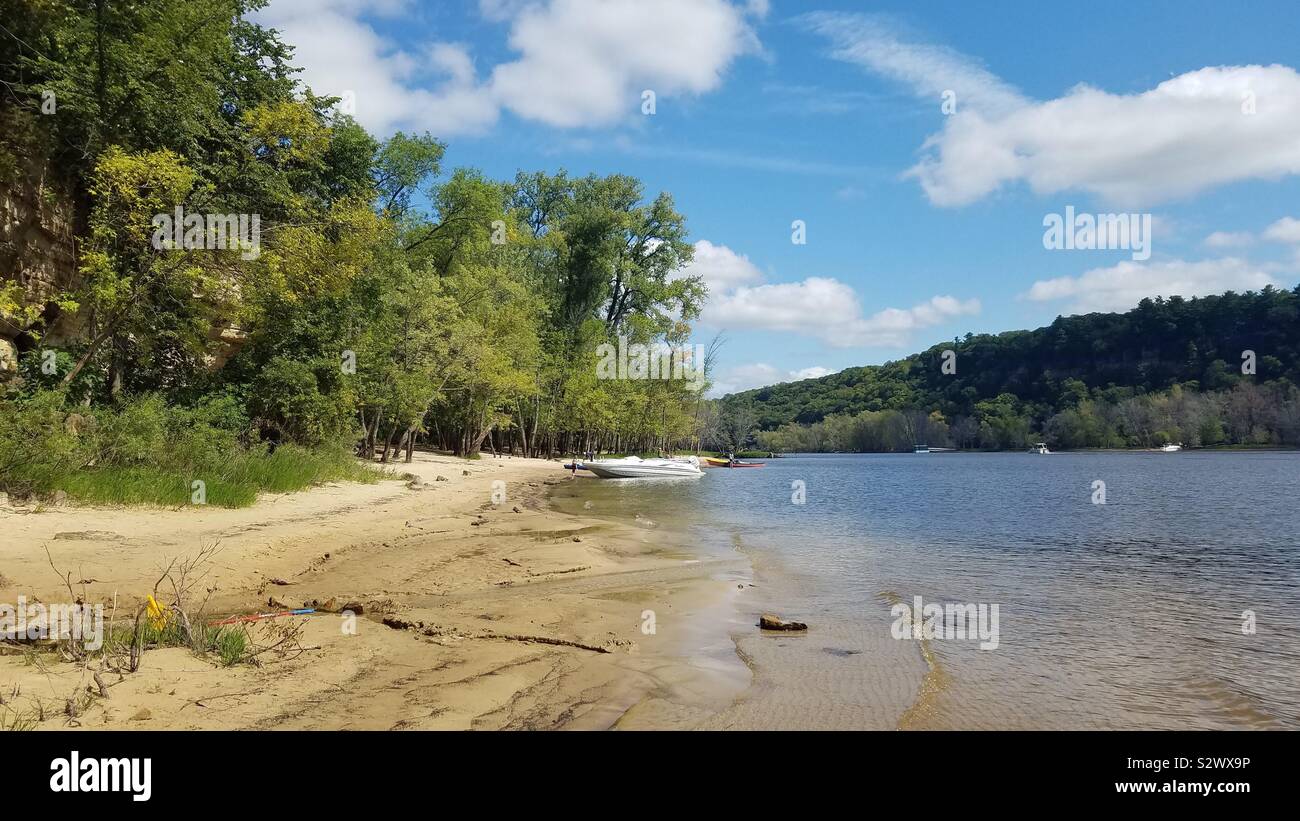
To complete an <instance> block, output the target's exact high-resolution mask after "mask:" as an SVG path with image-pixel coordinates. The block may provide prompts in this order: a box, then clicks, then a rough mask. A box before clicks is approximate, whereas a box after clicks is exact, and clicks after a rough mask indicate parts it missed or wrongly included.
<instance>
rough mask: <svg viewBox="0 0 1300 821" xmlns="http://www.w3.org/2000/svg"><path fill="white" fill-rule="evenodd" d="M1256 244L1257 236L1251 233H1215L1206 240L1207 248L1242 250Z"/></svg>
mask: <svg viewBox="0 0 1300 821" xmlns="http://www.w3.org/2000/svg"><path fill="white" fill-rule="evenodd" d="M1254 242H1255V235H1254V234H1252V233H1250V232H1249V231H1215V232H1214V233H1213V234H1210V235H1209V236H1208V237H1206V238H1205V241H1204V245H1205V247H1207V248H1241V247H1243V246H1246V245H1251V244H1253V243H1254Z"/></svg>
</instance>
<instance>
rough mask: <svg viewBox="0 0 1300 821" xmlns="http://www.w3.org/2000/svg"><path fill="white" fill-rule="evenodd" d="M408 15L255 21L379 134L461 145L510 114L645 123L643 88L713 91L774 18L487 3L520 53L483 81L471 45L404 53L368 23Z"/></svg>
mask: <svg viewBox="0 0 1300 821" xmlns="http://www.w3.org/2000/svg"><path fill="white" fill-rule="evenodd" d="M406 4H407V0H381V2H379V3H377V4H367V3H363V2H360V0H319V2H305V0H272V2H271V4H270V5H269V6H268V7H267V8H265V9H263V10H261V11H259V12H258V13H257V14H256V15H255V19H256V20H257V21H258V22H260V23H262V24H264V25H268V26H271V27H273V28H276V29H278V30H279V31H281V32H282V33H283V35H284V39H285V40H286V41H287V42H288V43H291V44H292V45H294V46H295V48H296V51H295V55H294V60H293V62H294V63H295V64H296V65H300V66H302V68H303V69H304V70H303V74H302V79H303V81H304V82H305V83H306V84H307V85H309V86H310V87H311V88H312V90H313V91H314V92H316V93H317V94H328V95H336V96H341V95H343V94H344V93H345V92H352V93H353V94H354V95H355V98H356V113H355V116H356V118H357V119H358V120H359V121H360V122H361V123H362V124H364V125H365V126H366V127H367V128H369V129H371V130H372V131H375V132H377V133H378V134H380V135H387V134H389V133H391V132H392V131H394V130H396V129H408V130H430V131H433V132H434V133H435V134H437V135H438V136H454V135H457V134H464V133H478V132H482V131H484V130H486V129H487V128H490V127H491V126H492V125H493V124H494V123H495V122H496V121H497V119H498V117H499V115H500V112H501V110H502V109H506V110H509V111H512V112H513V113H515V114H516V115H518V116H520V117H523V118H525V119H529V120H535V121H539V122H542V123H546V124H548V125H552V126H556V127H561V128H573V127H588V126H603V125H610V124H613V123H615V122H617V121H618V120H619V119H621V118H623V117H626V116H629V115H630V114H632V113H634V112H639V111H640V106H641V92H642V91H643V90H644V89H650V90H653V91H654V92H655V93H656V95H658V97H659V98H660V99H661V100H662V99H663V98H665V97H671V96H673V95H679V94H704V93H706V92H709V91H712V90H714V89H716V88H717V87H718V86H719V85H720V84H721V82H722V77H723V74H724V72H725V71H726V69H727V68H728V67H729V66H730V65H731V63H732V62H733V61H734V60H735V59H736V58H738V57H740V56H741V55H744V54H748V53H755V52H758V51H759V50H760V46H759V42H758V38H757V36H756V35H755V33H754V31H753V29H752V28H751V26H750V18H751V17H752V18H755V19H761V17H762V16H763V15H764V14H765V13H766V4H765V3H762V2H759V3H753V2H751V3H750V4H749V5H748V6H736V5H733V4H732V3H731V2H728V1H727V0H658V1H657V2H655V3H645V2H641V1H640V0H548V1H547V2H541V1H540V0H535V1H534V2H528V0H480V4H479V10H480V13H481V14H482V15H483V16H484V17H485V18H487V19H488V20H490V21H494V22H502V23H506V24H508V25H509V31H508V35H507V40H508V44H509V47H510V48H511V49H512V50H513V51H514V52H516V53H517V56H516V57H515V58H514V59H510V60H507V61H505V62H502V63H500V64H498V65H496V66H495V67H492V68H491V69H490V71H487V72H485V76H483V77H480V76H479V74H478V73H477V72H476V71H475V67H474V62H473V60H472V58H471V55H470V54H469V52H468V51H467V50H466V49H465V48H464V47H463V46H459V45H455V44H451V43H445V42H438V41H437V40H432V39H431V40H430V41H429V42H427V43H424V44H423V45H419V46H413V47H410V48H407V49H403V48H400V47H399V46H398V45H397V43H396V42H394V41H393V40H391V39H388V38H385V37H383V36H381V35H380V34H378V33H377V32H376V30H375V29H374V28H373V27H372V26H371V25H370V24H368V23H367V22H365V21H364V19H363V17H364V16H366V15H377V16H392V15H393V14H395V13H396V12H398V11H400V10H401V9H402V8H403V7H405V6H406Z"/></svg>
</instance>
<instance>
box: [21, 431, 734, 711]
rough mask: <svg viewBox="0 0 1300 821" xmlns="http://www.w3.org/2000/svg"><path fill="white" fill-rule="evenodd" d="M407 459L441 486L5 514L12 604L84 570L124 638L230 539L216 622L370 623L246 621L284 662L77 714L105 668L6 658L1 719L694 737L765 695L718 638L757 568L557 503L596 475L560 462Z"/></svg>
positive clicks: (144, 691)
mask: <svg viewBox="0 0 1300 821" xmlns="http://www.w3.org/2000/svg"><path fill="white" fill-rule="evenodd" d="M389 467H390V468H392V469H393V470H394V471H395V472H398V473H400V472H409V473H412V474H414V475H416V476H419V477H420V478H421V480H422V481H421V482H420V483H415V486H414V487H410V486H408V485H407V483H405V482H398V481H396V480H388V479H385V480H381V481H380V482H379V483H377V484H375V485H353V484H337V485H327V486H324V487H320V488H314V489H311V490H307V491H302V492H299V493H294V494H285V495H274V496H267V497H265V498H260V499H259V500H258V502H257V503H256V504H255V505H253V506H252V507H249V508H241V509H204V510H202V511H195V510H193V509H186V510H179V511H170V510H162V509H148V510H145V509H139V508H97V507H84V508H83V507H58V508H50V509H46V510H43V511H41V512H33V511H21V510H14V509H12V508H8V509H4V510H0V527H3V528H4V529H5V536H4V537H3V538H2V539H0V573H3V574H4V576H5V580H6V582H7V584H6V586H5V587H3V588H0V601H6V602H12V601H15V600H16V598H17V597H18V596H20V595H21V596H25V597H26V598H27V599H28V601H37V600H39V601H45V602H51V603H54V602H66V601H68V600H69V593H68V590H67V587H66V586H64V583H63V580H62V579H60V576H62V575H64V572H65V571H66V572H67V573H71V578H72V581H73V583H74V589H75V590H76V591H77V595H78V596H79V597H80V596H82V595H84V597H85V601H87V602H88V603H92V604H95V603H103V604H105V608H104V613H105V622H106V628H107V622H108V620H109V619H110V614H111V613H113V612H116V613H117V622H118V624H119V625H120V624H121V623H122V620H123V619H124V618H126V619H128V620H129V618H130V616H131V614H132V613H134V610H135V607H136V606H137V602H138V601H140V600H142V598H143V596H144V594H146V593H147V592H148V591H149V590H150V589H152V587H153V585H154V583H155V582H156V581H157V579H158V576H159V573H160V569H161V568H163V567H165V565H166V562H167V561H170V560H171V559H172V558H175V557H178V556H186V555H193V554H194V553H196V552H197V551H198V550H199V549H200V548H201V547H203V546H205V545H210V544H217V545H218V551H217V553H216V554H215V556H214V557H213V559H212V560H211V566H210V567H208V568H206V573H207V575H206V576H205V577H204V578H203V581H202V584H201V585H200V586H201V587H202V588H203V589H204V590H205V594H206V595H207V596H208V597H209V600H208V604H207V607H206V609H205V611H204V613H205V616H204V617H205V618H215V617H216V616H217V615H224V614H226V613H250V612H258V611H259V610H266V609H268V607H271V608H274V609H279V608H280V607H281V606H283V607H286V608H288V607H301V606H304V605H305V606H312V605H313V604H314V603H316V604H319V603H325V602H331V600H332V605H331V606H332V608H333V609H340V608H342V607H343V606H344V603H352V602H356V603H359V604H361V605H362V608H363V614H362V615H360V616H358V617H356V618H355V619H354V620H353V622H352V624H351V632H348V626H347V619H346V617H344V616H341V615H338V614H329V613H319V612H318V613H316V614H312V615H308V616H302V617H296V618H292V619H289V618H286V619H271V620H266V621H262V622H256V623H253V624H249V625H247V633H248V635H249V638H250V642H251V646H252V647H253V648H259V649H260V648H272V649H262V651H261V652H259V653H258V655H257V656H256V657H255V658H254V660H253V663H241V664H238V665H236V666H233V667H223V666H220V663H219V662H218V661H216V660H214V659H212V658H210V657H199V656H196V655H194V654H193V653H191V652H190V651H189V650H188V649H185V648H176V647H173V648H158V649H150V650H148V651H146V652H145V653H144V656H143V662H142V664H141V666H140V669H139V671H137V672H136V673H127V674H123V675H119V674H118V673H116V672H111V671H106V670H102V669H100V670H99V672H101V674H102V678H104V679H105V680H106V684H107V687H106V691H107V692H108V693H109V695H108V697H106V698H105V697H102V696H100V695H90V696H84V697H82V698H83V699H84V701H85V706H84V709H79V710H75V711H74V712H75V715H67V714H65V710H64V705H65V703H66V702H67V701H69V700H70V699H76V698H78V697H79V696H78V694H79V693H84V692H86V691H87V690H88V689H89V690H97V689H98V688H97V687H96V686H95V682H94V678H93V672H95V671H96V669H97V667H98V666H100V665H97V664H95V663H92V664H90V665H89V669H87V666H86V665H79V664H74V663H72V662H68V661H61V660H59V657H58V656H57V655H55V654H53V653H38V654H35V655H36V656H38V657H39V658H38V659H37V660H38V662H39V663H30V662H31V661H32V660H31V659H29V658H25V657H24V654H23V653H21V652H19V653H15V652H12V651H11V652H5V653H2V654H0V691H3V693H4V694H5V695H6V697H8V696H9V695H10V694H11V693H14V692H17V693H20V695H19V696H18V697H17V698H10V699H8V701H7V703H6V705H5V706H4V708H0V709H4V710H6V711H7V713H8V715H9V717H10V719H11V722H10V723H12V719H13V718H14V717H15V716H18V715H22V716H24V726H26V722H27V721H28V720H30V722H31V726H35V727H40V728H62V727H69V726H74V727H75V726H80V727H92V728H105V729H108V728H148V729H207V728H221V729H270V728H311V729H343V728H348V729H388V728H392V729H425V728H427V729H435V728H437V729H462V728H579V729H604V728H610V727H619V728H632V727H650V728H658V727H690V726H695V725H696V724H698V723H701V722H702V721H703V720H705V719H706V718H707V717H708V716H709V715H711V714H712V713H713V712H715V711H716V710H719V709H722V708H725V707H726V706H727V705H729V704H730V703H731V702H732V700H733V699H734V698H735V697H736V695H737V694H738V693H739V692H740V691H742V690H743V689H744V688H745V687H746V686H747V685H748V676H747V674H746V673H742V672H741V671H743V666H742V665H740V663H739V661H738V660H736V661H735V662H734V665H731V666H729V665H728V664H727V663H726V662H725V660H722V661H720V660H719V659H718V658H717V657H716V655H710V653H712V651H713V649H715V648H716V646H717V642H718V641H719V636H720V635H721V638H722V639H725V640H726V641H727V642H730V636H729V628H730V625H729V624H728V618H729V613H730V612H731V611H732V609H733V608H732V604H731V601H730V599H731V598H732V597H731V596H730V595H729V591H732V592H734V591H735V589H736V581H735V579H736V578H744V577H746V576H747V573H748V569H747V568H745V567H742V566H741V565H742V564H744V562H743V561H742V560H739V559H738V560H736V561H718V560H703V559H701V558H700V557H695V556H694V554H693V553H691V551H690V547H689V546H688V545H686V544H684V538H683V537H682V536H681V534H677V533H674V532H673V531H671V530H669V529H665V528H658V527H654V528H647V527H644V526H642V525H641V524H640V523H637V522H620V521H611V520H605V519H598V518H595V517H591V516H582V515H577V514H574V513H566V512H561V511H558V510H556V509H554V508H553V506H552V505H551V504H550V502H549V495H548V491H549V490H550V489H551V487H552V486H554V485H556V484H559V483H563V482H568V481H581V480H574V479H571V478H570V477H569V476H568V475H567V474H566V473H565V472H563V471H562V470H561V469H560V467H559V463H557V462H552V461H545V460H532V459H522V458H492V457H485V458H483V459H481V460H477V461H465V460H461V459H455V458H453V457H448V456H440V455H434V454H424V453H420V454H416V459H415V461H414V463H412V464H409V465H408V464H404V463H397V464H393V465H390V466H389ZM439 476H441V477H443V480H442V481H440V480H439V478H438V477H439ZM498 482H503V483H504V485H501V484H498ZM502 491H504V494H505V498H504V500H501V499H500V498H499V495H498V500H499V504H495V505H494V504H493V493H494V492H497V493H498V494H499V493H500V492H502ZM44 547H48V549H49V551H50V555H51V558H52V560H53V563H54V565H55V566H56V567H58V568H59V571H60V572H59V573H58V574H56V572H55V571H54V569H52V568H51V564H50V562H51V559H50V558H47V556H46V554H45V549H44ZM688 555H689V556H690V558H684V557H686V556H688ZM82 582H84V583H82ZM209 588H211V589H209ZM83 591H84V594H83ZM114 602H116V610H114ZM650 610H653V611H655V614H656V617H655V621H657V630H655V631H654V632H652V633H647V632H646V630H645V624H646V621H645V619H644V618H643V615H644V614H645V613H646V612H648V611H650ZM683 625H685V627H683ZM289 634H292V635H289Z"/></svg>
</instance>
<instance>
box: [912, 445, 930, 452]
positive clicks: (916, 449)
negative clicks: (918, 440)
mask: <svg viewBox="0 0 1300 821" xmlns="http://www.w3.org/2000/svg"><path fill="white" fill-rule="evenodd" d="M929 452H930V446H929V445H912V453H929Z"/></svg>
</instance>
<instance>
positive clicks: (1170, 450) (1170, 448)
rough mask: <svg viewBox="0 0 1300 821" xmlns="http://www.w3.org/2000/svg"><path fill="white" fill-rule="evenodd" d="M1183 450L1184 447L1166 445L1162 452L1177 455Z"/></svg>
mask: <svg viewBox="0 0 1300 821" xmlns="http://www.w3.org/2000/svg"><path fill="white" fill-rule="evenodd" d="M1182 449H1183V446H1182V445H1165V446H1164V447H1162V448H1161V449H1160V450H1161V452H1162V453H1176V452H1177V451H1180V450H1182Z"/></svg>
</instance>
